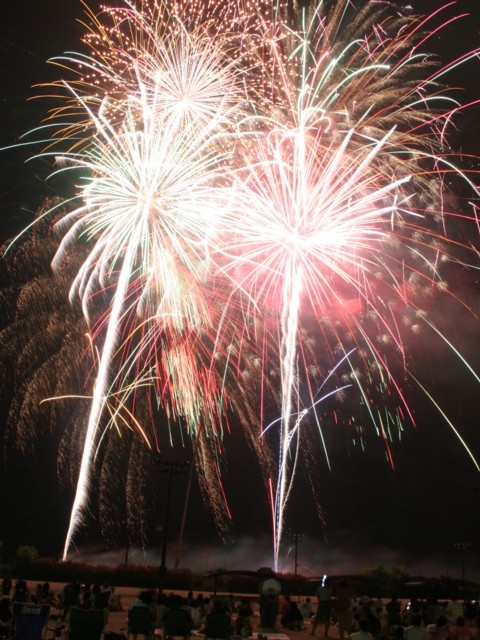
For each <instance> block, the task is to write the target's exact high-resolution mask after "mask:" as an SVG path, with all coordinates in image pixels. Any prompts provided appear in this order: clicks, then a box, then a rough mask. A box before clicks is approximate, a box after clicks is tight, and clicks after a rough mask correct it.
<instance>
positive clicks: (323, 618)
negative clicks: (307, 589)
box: [310, 576, 333, 638]
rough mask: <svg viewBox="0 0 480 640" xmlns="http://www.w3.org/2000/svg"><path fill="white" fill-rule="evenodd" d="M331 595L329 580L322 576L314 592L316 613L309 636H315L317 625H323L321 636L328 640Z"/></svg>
mask: <svg viewBox="0 0 480 640" xmlns="http://www.w3.org/2000/svg"><path fill="white" fill-rule="evenodd" d="M332 595H333V590H332V588H331V586H330V580H329V579H328V578H327V577H326V576H324V577H323V580H322V582H321V583H320V585H319V587H318V589H317V592H316V596H317V600H318V604H317V612H316V613H315V618H314V619H313V623H312V630H311V631H310V635H311V636H314V635H315V630H316V628H317V627H318V625H319V624H323V625H325V632H324V634H323V635H324V637H325V638H328V630H329V629H330V619H331V616H332V604H333V603H332Z"/></svg>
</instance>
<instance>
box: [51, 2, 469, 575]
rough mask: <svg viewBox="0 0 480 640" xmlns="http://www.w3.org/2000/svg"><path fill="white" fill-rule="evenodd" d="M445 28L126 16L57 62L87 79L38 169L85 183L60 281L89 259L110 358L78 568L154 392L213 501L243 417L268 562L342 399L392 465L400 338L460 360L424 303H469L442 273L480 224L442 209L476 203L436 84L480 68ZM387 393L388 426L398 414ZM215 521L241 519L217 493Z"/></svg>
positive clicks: (344, 8) (96, 401)
mask: <svg viewBox="0 0 480 640" xmlns="http://www.w3.org/2000/svg"><path fill="white" fill-rule="evenodd" d="M307 5H308V3H307ZM447 9H448V7H444V8H442V9H441V10H439V11H438V12H436V13H435V14H434V15H433V16H428V17H425V18H421V17H415V16H411V15H408V14H406V13H402V12H400V13H398V12H395V11H393V10H392V8H391V7H389V6H388V5H387V6H384V5H380V4H378V3H367V4H366V5H365V8H364V9H362V10H361V11H359V12H353V11H352V10H351V8H350V3H349V2H340V3H337V4H336V5H335V6H334V7H333V8H331V9H329V5H328V3H327V4H323V3H319V4H318V5H316V6H312V7H309V6H306V7H304V8H303V9H302V10H297V9H295V8H294V7H293V6H291V5H290V3H285V4H283V3H278V4H277V5H276V6H275V5H274V8H273V10H271V9H269V8H268V6H267V3H263V2H262V3H260V2H259V3H258V5H257V6H256V7H253V6H248V7H247V6H245V7H244V6H242V4H241V3H236V2H231V3H217V2H211V3H206V4H205V3H172V4H171V5H169V4H168V3H160V4H158V5H157V4H152V5H151V6H150V5H148V4H147V5H146V4H144V3H142V4H141V6H137V5H135V4H132V3H129V2H125V3H124V5H123V6H122V7H120V8H114V9H106V10H104V11H103V13H102V14H100V15H99V16H93V14H91V13H90V12H88V15H89V17H90V20H91V24H92V25H93V26H91V27H90V30H89V33H88V34H87V36H86V37H85V39H84V43H85V44H86V45H87V46H88V48H89V53H88V55H81V54H71V55H69V56H64V57H62V58H59V59H58V60H57V62H59V63H60V64H61V65H62V66H67V67H68V68H70V69H71V70H73V71H74V72H75V74H76V75H75V78H74V79H73V80H71V81H63V80H62V81H61V82H58V83H54V85H53V86H54V87H55V89H56V90H60V92H63V93H62V98H61V99H62V102H61V106H60V107H59V108H57V109H56V110H54V112H53V113H52V114H51V120H50V122H48V123H47V125H46V126H47V129H50V128H51V129H52V130H53V131H54V136H53V139H52V141H51V143H50V146H49V148H47V149H46V151H45V152H44V153H43V154H42V155H43V156H44V157H49V156H52V157H55V158H56V159H57V162H59V163H60V168H59V171H67V170H68V171H74V173H75V175H76V176H77V181H78V184H79V186H78V189H77V195H76V198H75V199H74V200H73V201H72V203H73V205H72V206H73V210H72V212H71V213H68V214H67V215H65V216H63V218H62V220H61V221H60V222H59V223H58V224H57V228H58V229H59V230H60V231H61V232H62V233H63V234H64V237H63V240H62V242H61V244H60V248H59V250H58V252H57V254H56V257H55V259H54V262H53V264H54V268H56V269H60V270H61V265H62V262H63V261H64V260H65V259H66V257H67V256H68V255H69V254H70V253H71V252H72V251H76V250H77V249H76V247H78V245H79V244H81V243H83V242H85V243H86V244H87V246H88V247H89V250H90V252H89V253H88V255H87V257H86V258H85V260H84V261H83V263H82V265H81V266H80V268H79V269H78V271H77V274H76V276H75V277H74V279H73V284H72V286H71V289H70V297H71V299H72V300H73V299H75V298H76V297H77V296H78V297H79V298H80V299H81V301H82V308H83V312H84V316H85V318H86V319H87V321H88V322H89V323H90V325H91V326H92V337H93V341H94V343H95V344H96V345H99V346H98V353H99V357H98V362H97V366H98V370H97V374H96V383H95V387H94V390H93V394H92V401H91V408H90V415H89V420H88V426H87V433H86V436H85V441H84V446H83V451H82V464H81V468H80V474H79V480H78V483H77V493H76V497H75V502H74V506H73V509H72V517H71V522H70V527H69V531H68V534H67V540H66V544H65V554H66V553H67V551H68V549H69V547H70V545H71V543H72V538H73V536H74V534H75V532H76V529H77V527H78V524H79V522H80V521H81V519H82V517H83V514H84V511H85V505H86V502H87V498H88V490H89V476H90V474H91V473H92V464H93V458H94V454H95V450H96V449H97V447H98V442H99V437H100V436H99V424H100V422H101V421H102V415H103V414H104V413H105V412H107V411H109V406H110V401H111V399H112V398H114V399H115V402H116V403H118V407H127V406H129V405H130V404H132V401H131V399H132V398H133V397H134V396H135V394H136V393H137V392H138V390H139V389H143V388H148V389H151V390H153V391H154V393H155V396H156V398H158V401H159V402H160V403H161V404H162V406H163V407H164V409H165V411H166V413H167V415H168V416H169V418H171V419H172V420H175V421H180V422H184V423H185V425H186V429H187V431H188V433H189V434H190V435H191V436H192V438H194V439H197V442H198V443H199V446H198V457H197V464H201V465H203V464H205V465H207V468H208V469H209V471H208V473H206V474H205V476H204V477H205V479H206V482H210V481H212V482H213V483H214V484H216V486H218V487H221V483H220V482H218V481H217V480H214V478H217V479H218V478H219V476H220V471H219V464H218V463H217V461H218V460H219V459H221V452H222V446H223V445H222V442H221V434H222V425H223V424H224V423H225V421H226V419H227V410H226V408H227V407H229V406H233V407H234V409H235V412H236V414H237V415H238V417H239V419H240V421H241V423H242V425H243V426H244V428H245V429H249V430H250V431H249V433H250V436H249V437H250V438H251V441H252V443H253V442H254V443H255V445H254V446H255V449H256V451H257V455H258V456H259V457H260V458H261V459H262V462H263V467H262V469H263V471H264V477H265V482H266V484H267V486H268V485H271V486H273V487H274V489H273V490H272V511H273V530H274V558H275V566H276V567H278V562H279V554H280V546H281V542H282V536H283V531H284V525H285V523H284V521H285V511H286V508H287V504H288V497H289V494H290V492H291V488H292V484H293V482H294V477H295V469H296V466H297V463H298V460H299V452H300V447H301V445H302V441H303V435H302V431H303V427H304V424H306V423H309V424H315V425H316V426H317V427H318V432H319V435H320V437H321V439H322V440H323V435H322V420H321V418H320V413H319V406H320V402H321V399H322V398H325V397H326V396H328V395H329V394H330V392H329V391H328V390H327V388H326V386H325V382H326V381H328V383H329V384H333V387H334V390H335V392H336V393H337V394H341V393H342V392H347V388H350V387H354V389H355V393H356V394H358V397H359V398H360V400H361V402H362V404H363V406H364V407H366V411H367V414H368V417H369V420H370V422H371V424H372V425H373V427H374V429H375V430H376V432H377V433H378V434H379V435H380V437H381V438H382V439H383V441H384V443H385V446H386V450H387V455H388V457H389V459H390V461H391V462H392V464H393V461H392V454H391V451H390V444H389V441H390V439H391V436H390V435H389V434H391V432H392V430H395V429H399V428H400V427H399V425H401V424H403V423H404V422H405V417H406V419H407V420H409V421H410V422H414V420H413V415H412V412H411V410H410V407H409V404H408V401H407V399H406V396H405V392H404V389H403V386H402V384H401V383H400V381H399V380H400V377H399V376H398V374H396V373H395V368H396V366H397V363H400V370H401V372H402V374H401V376H404V375H406V376H410V378H411V380H413V381H416V379H415V378H414V376H413V374H410V370H409V367H408V365H407V357H408V355H407V351H406V348H405V334H406V329H405V327H406V326H411V327H413V325H414V326H415V331H418V330H419V326H421V325H422V326H423V327H425V328H428V329H429V330H433V331H434V332H435V333H436V334H437V335H439V336H440V337H441V338H442V339H443V340H444V342H445V344H447V345H448V346H449V347H451V348H452V349H453V350H454V352H455V353H456V355H460V357H461V354H460V353H459V351H458V350H456V349H455V348H454V346H453V345H452V343H451V342H450V341H449V339H448V337H447V336H446V335H444V334H443V333H442V331H441V329H440V327H439V326H437V324H436V322H435V320H434V319H433V318H432V317H431V316H429V314H428V313H426V311H425V309H424V308H423V306H422V302H421V300H422V297H425V295H427V294H428V295H430V294H431V292H434V293H435V295H436V294H444V295H446V296H451V297H452V299H454V297H455V296H454V295H453V294H450V292H449V291H448V288H446V286H445V282H444V280H443V275H442V265H444V264H452V263H454V262H456V263H459V264H460V265H461V264H462V261H463V260H464V257H465V256H467V255H470V258H468V261H469V262H470V263H472V264H473V263H476V260H477V252H476V251H475V250H474V249H473V248H471V247H470V245H469V244H468V243H463V242H461V240H460V239H459V237H458V234H457V227H458V226H459V225H466V226H468V227H469V228H470V227H474V225H475V224H476V220H475V210H472V213H471V214H469V213H468V212H467V213H464V212H463V213H462V214H459V213H457V212H454V211H450V210H449V209H448V207H447V205H446V204H445V203H446V197H445V196H446V193H447V190H446V184H447V182H448V180H449V179H450V178H451V176H457V177H458V178H459V179H460V180H462V181H463V182H464V183H465V184H466V185H467V186H468V188H469V189H470V191H471V193H472V196H473V197H477V196H478V193H477V191H476V189H475V186H474V184H473V183H472V181H471V180H470V179H469V178H468V177H467V176H466V175H464V174H462V172H461V171H460V170H459V169H457V168H456V159H455V154H454V153H453V152H452V151H451V150H450V148H449V146H448V136H447V134H448V127H449V123H450V121H451V119H452V116H453V114H454V113H455V111H457V110H458V109H459V108H460V105H459V104H458V103H456V102H455V101H454V99H453V97H452V96H451V95H447V94H442V92H441V89H440V81H441V79H442V77H443V76H444V75H445V74H446V73H447V72H448V71H451V70H452V69H453V68H454V67H455V66H456V65H458V64H461V63H462V62H464V61H466V60H468V59H469V57H474V56H475V55H476V53H475V52H473V53H469V54H466V55H465V56H464V57H463V58H461V59H459V60H455V61H454V62H452V63H451V64H449V65H448V66H447V67H438V66H436V61H435V60H434V58H432V57H431V56H428V55H427V54H424V53H422V49H423V48H424V47H426V46H427V44H428V34H430V35H431V34H433V33H436V32H437V30H438V29H439V28H441V27H442V26H444V25H446V24H447V23H448V22H449V20H448V19H447V18H445V19H443V22H442V17H441V16H442V11H447ZM437 19H439V20H440V22H438V24H437V23H436V22H435V21H436V20H437ZM434 25H437V26H434ZM425 34H427V35H425ZM65 116H67V117H68V119H69V122H68V123H67V124H65V123H64V117H65ZM460 255H461V256H462V257H461V258H460V257H458V256H460ZM100 294H102V295H103V296H104V299H106V300H107V308H106V311H103V312H102V313H101V314H98V315H97V308H96V304H97V302H96V301H97V300H98V298H99V296H100ZM92 306H93V307H94V308H95V313H94V314H93V315H94V316H95V319H94V321H92ZM412 318H413V319H414V320H412ZM412 330H413V329H412ZM322 336H323V337H324V341H323V343H322V346H321V348H320V352H321V354H322V355H321V356H320V355H318V353H316V351H318V349H317V348H313V347H312V344H313V342H315V341H316V344H318V342H322V341H321V340H319V337H322ZM392 361H393V362H394V365H392V364H391V362H392ZM113 362H120V363H121V365H120V367H119V368H118V373H116V374H113V369H112V363H113ZM358 362H360V363H361V364H360V366H361V367H363V369H364V371H365V372H366V374H362V372H361V371H360V370H359V369H358ZM464 362H465V364H466V366H467V367H468V368H469V370H470V371H471V373H472V374H473V375H474V376H475V377H476V378H477V379H478V377H477V376H476V374H475V372H474V371H473V369H472V368H471V367H469V365H468V363H466V361H465V360H464ZM345 370H346V371H347V373H345V374H344V376H346V377H345V379H344V380H340V382H339V383H338V384H336V383H335V384H334V383H333V381H334V380H335V381H336V380H337V379H339V378H340V371H345ZM192 372H195V376H192ZM416 382H418V384H419V385H420V387H421V388H422V389H423V388H424V386H423V385H422V383H421V381H416ZM374 387H376V389H377V391H378V396H380V397H381V396H382V395H385V394H387V393H388V395H389V396H390V397H391V398H393V400H392V402H393V404H394V405H395V407H396V408H395V410H394V411H392V412H388V413H386V414H385V415H383V416H382V414H381V413H380V412H379V411H378V409H377V407H376V406H375V402H382V401H383V400H382V399H381V398H380V400H377V401H374V400H373V395H374V394H373V393H372V388H374ZM267 390H268V392H269V393H268V394H267ZM267 395H268V397H269V398H270V399H271V404H270V406H267V402H266V400H265V398H266V397H267ZM427 396H428V397H430V398H431V399H432V400H433V401H434V403H435V400H434V399H433V398H432V396H431V395H430V394H428V393H427ZM133 404H134V402H133ZM111 415H112V422H115V421H116V420H118V415H119V412H118V411H117V410H113V411H112V412H111ZM278 416H280V417H278ZM447 421H448V422H449V420H448V418H447ZM255 432H256V436H255V435H254V434H255ZM273 434H275V435H273ZM272 443H274V447H275V449H276V450H277V460H276V463H275V464H274V463H273V461H272V458H271V454H270V452H269V447H268V445H269V444H272ZM465 446H466V445H465ZM472 457H473V456H472ZM212 459H213V460H214V464H213V465H208V464H207V460H210V461H212ZM205 493H208V491H205ZM211 502H212V506H213V508H214V510H215V511H216V512H217V513H219V514H220V515H219V518H218V520H219V521H221V520H222V518H223V517H228V509H227V507H226V506H225V501H224V499H223V496H222V491H221V490H219V491H218V492H217V493H215V494H214V497H213V498H212V500H211Z"/></svg>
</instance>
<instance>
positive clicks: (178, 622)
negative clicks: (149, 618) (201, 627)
mask: <svg viewBox="0 0 480 640" xmlns="http://www.w3.org/2000/svg"><path fill="white" fill-rule="evenodd" d="M191 632H192V618H191V616H190V613H189V612H188V611H186V609H169V610H168V611H167V612H166V614H165V616H164V618H163V629H162V634H163V639H164V640H166V638H173V637H174V636H180V637H181V638H184V639H185V640H188V638H190V634H191Z"/></svg>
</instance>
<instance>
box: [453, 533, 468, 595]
mask: <svg viewBox="0 0 480 640" xmlns="http://www.w3.org/2000/svg"><path fill="white" fill-rule="evenodd" d="M453 546H454V547H455V549H457V551H460V559H461V563H462V590H463V600H464V601H465V551H466V550H467V549H468V548H469V547H470V543H469V542H454V543H453Z"/></svg>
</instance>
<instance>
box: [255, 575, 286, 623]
mask: <svg viewBox="0 0 480 640" xmlns="http://www.w3.org/2000/svg"><path fill="white" fill-rule="evenodd" d="M281 590H282V588H281V586H280V582H279V581H278V580H277V579H276V578H274V577H271V578H267V580H264V581H263V582H261V583H260V589H259V591H260V626H261V627H262V628H263V629H275V622H276V618H277V613H278V601H279V598H280V592H281Z"/></svg>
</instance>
